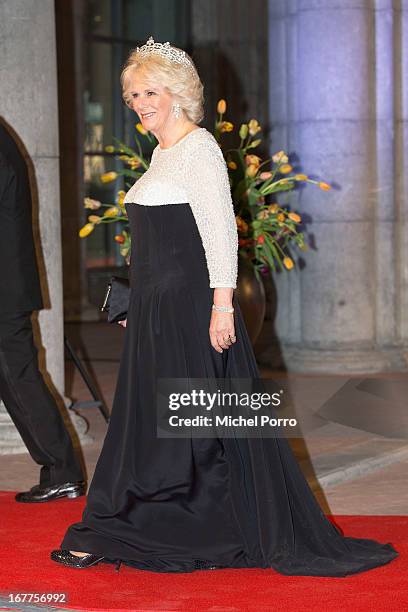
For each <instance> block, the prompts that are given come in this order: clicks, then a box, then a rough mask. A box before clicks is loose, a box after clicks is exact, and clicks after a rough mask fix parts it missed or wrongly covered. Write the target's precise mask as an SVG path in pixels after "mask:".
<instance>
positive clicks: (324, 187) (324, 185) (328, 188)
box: [319, 182, 331, 191]
mask: <svg viewBox="0 0 408 612" xmlns="http://www.w3.org/2000/svg"><path fill="white" fill-rule="evenodd" d="M319 187H320V189H323V191H330V189H331V185H328V184H327V183H322V182H320V183H319Z"/></svg>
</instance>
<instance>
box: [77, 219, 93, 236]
mask: <svg viewBox="0 0 408 612" xmlns="http://www.w3.org/2000/svg"><path fill="white" fill-rule="evenodd" d="M94 228H95V226H94V224H93V223H87V224H86V225H84V227H81V229H80V230H79V237H80V238H86V236H89V234H90V233H91V232H93V231H94Z"/></svg>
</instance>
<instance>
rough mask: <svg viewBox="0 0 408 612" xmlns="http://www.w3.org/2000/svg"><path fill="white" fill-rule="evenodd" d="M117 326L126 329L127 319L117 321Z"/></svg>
mask: <svg viewBox="0 0 408 612" xmlns="http://www.w3.org/2000/svg"><path fill="white" fill-rule="evenodd" d="M118 323H119V325H121V326H122V327H126V323H127V319H125V320H124V321H118Z"/></svg>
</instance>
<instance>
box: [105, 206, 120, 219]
mask: <svg viewBox="0 0 408 612" xmlns="http://www.w3.org/2000/svg"><path fill="white" fill-rule="evenodd" d="M118 214H119V208H118V207H117V206H111V207H110V208H107V209H106V210H105V213H104V215H103V216H104V217H116V216H117V215H118Z"/></svg>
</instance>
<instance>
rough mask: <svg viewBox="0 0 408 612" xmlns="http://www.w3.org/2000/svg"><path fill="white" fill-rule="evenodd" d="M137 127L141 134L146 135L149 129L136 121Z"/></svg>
mask: <svg viewBox="0 0 408 612" xmlns="http://www.w3.org/2000/svg"><path fill="white" fill-rule="evenodd" d="M135 128H136V129H137V131H138V132H139V134H142V136H146V134H147V130H145V129H144V127H143V125H142V124H141V123H136V124H135Z"/></svg>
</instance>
